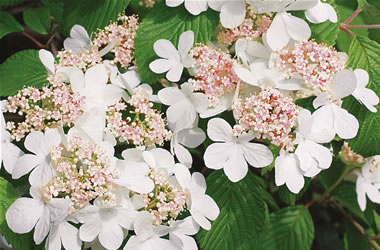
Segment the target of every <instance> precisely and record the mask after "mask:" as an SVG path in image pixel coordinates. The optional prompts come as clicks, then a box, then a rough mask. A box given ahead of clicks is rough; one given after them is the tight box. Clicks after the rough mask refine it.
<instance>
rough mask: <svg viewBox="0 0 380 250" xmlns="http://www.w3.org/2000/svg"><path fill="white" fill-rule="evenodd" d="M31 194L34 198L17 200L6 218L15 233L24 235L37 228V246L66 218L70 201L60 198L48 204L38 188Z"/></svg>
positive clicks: (33, 188)
mask: <svg viewBox="0 0 380 250" xmlns="http://www.w3.org/2000/svg"><path fill="white" fill-rule="evenodd" d="M30 194H31V196H32V198H24V197H22V198H19V199H17V200H16V201H15V202H14V203H13V204H12V205H11V206H10V207H9V208H8V210H7V213H6V215H5V217H6V220H7V224H8V226H9V228H10V229H11V230H12V231H13V232H15V233H19V234H24V233H27V232H30V231H31V230H32V229H33V228H35V229H34V234H33V239H34V242H35V243H36V244H40V243H41V242H42V241H43V240H44V239H45V237H46V235H47V234H48V233H49V231H50V230H51V227H52V226H54V225H58V224H59V223H61V222H62V221H63V220H64V219H65V218H66V216H67V215H68V213H69V209H70V207H69V205H70V200H69V199H61V198H59V199H51V200H50V201H48V202H46V201H44V200H42V198H41V191H40V188H39V187H36V186H32V187H31V188H30ZM68 233H69V232H68ZM59 249H60V248H59Z"/></svg>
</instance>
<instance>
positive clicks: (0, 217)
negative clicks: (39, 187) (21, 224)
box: [0, 177, 31, 250]
mask: <svg viewBox="0 0 380 250" xmlns="http://www.w3.org/2000/svg"><path fill="white" fill-rule="evenodd" d="M19 197H20V195H19V193H18V192H17V190H16V189H15V188H14V187H13V186H12V184H11V183H9V182H8V181H7V180H5V179H4V178H2V177H0V232H1V234H2V235H4V237H5V238H6V239H7V241H8V243H9V244H11V245H12V247H13V249H15V250H24V249H25V250H28V249H30V246H31V234H16V233H14V232H12V230H10V229H9V227H8V225H7V222H6V219H5V213H6V212H7V210H8V208H9V207H10V206H11V205H12V203H13V202H14V201H15V200H16V199H17V198H19Z"/></svg>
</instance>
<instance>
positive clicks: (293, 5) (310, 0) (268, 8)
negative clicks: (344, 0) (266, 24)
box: [247, 0, 318, 14]
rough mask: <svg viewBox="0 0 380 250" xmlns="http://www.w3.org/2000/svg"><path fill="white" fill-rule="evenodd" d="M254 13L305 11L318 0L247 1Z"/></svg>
mask: <svg viewBox="0 0 380 250" xmlns="http://www.w3.org/2000/svg"><path fill="white" fill-rule="evenodd" d="M247 2H248V3H249V4H250V5H252V7H253V8H254V9H255V10H256V13H258V14H262V13H269V12H282V11H291V10H306V9H309V8H312V7H313V6H315V5H316V4H317V2H318V0H247Z"/></svg>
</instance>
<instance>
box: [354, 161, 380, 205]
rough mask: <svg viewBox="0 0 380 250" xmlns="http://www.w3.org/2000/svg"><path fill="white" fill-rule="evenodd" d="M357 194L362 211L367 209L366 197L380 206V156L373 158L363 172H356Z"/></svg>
mask: <svg viewBox="0 0 380 250" xmlns="http://www.w3.org/2000/svg"><path fill="white" fill-rule="evenodd" d="M356 173H357V175H358V179H357V180H356V193H357V195H358V203H359V206H360V209H361V210H362V211H364V210H365V208H366V203H367V200H366V195H367V196H368V198H369V199H370V200H371V201H372V202H375V203H378V204H380V191H379V189H380V166H379V156H375V157H372V158H370V159H369V160H368V162H367V163H366V164H365V165H364V166H363V167H362V169H361V172H359V171H358V172H356Z"/></svg>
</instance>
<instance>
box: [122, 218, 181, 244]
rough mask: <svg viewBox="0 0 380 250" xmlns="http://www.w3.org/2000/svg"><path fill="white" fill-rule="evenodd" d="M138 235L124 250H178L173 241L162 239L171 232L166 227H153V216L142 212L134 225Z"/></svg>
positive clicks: (132, 238)
mask: <svg viewBox="0 0 380 250" xmlns="http://www.w3.org/2000/svg"><path fill="white" fill-rule="evenodd" d="M133 227H134V231H135V233H136V235H134V236H132V237H131V238H129V240H128V242H127V244H126V245H125V247H124V248H123V250H153V249H165V250H176V249H178V247H177V246H176V245H175V244H174V243H173V242H171V241H169V240H166V239H163V238H160V237H161V236H165V235H167V234H168V232H169V228H168V227H166V226H161V225H159V226H153V216H152V215H151V214H150V213H149V212H147V211H142V212H139V213H138V214H137V215H136V218H135V221H134V223H133Z"/></svg>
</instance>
